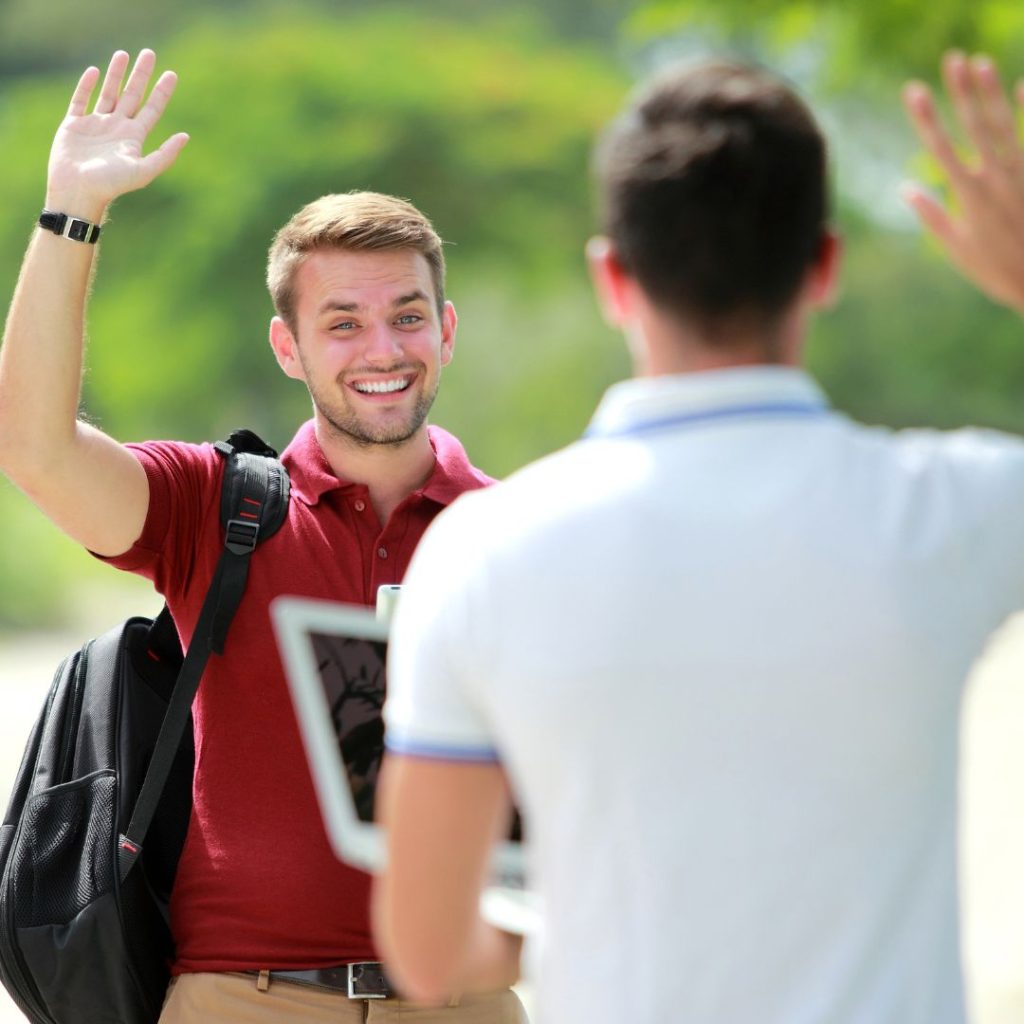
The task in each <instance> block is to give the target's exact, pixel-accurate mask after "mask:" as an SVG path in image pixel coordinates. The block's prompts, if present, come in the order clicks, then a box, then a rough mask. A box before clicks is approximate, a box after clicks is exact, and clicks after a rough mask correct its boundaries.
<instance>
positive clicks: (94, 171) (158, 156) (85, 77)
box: [48, 50, 188, 205]
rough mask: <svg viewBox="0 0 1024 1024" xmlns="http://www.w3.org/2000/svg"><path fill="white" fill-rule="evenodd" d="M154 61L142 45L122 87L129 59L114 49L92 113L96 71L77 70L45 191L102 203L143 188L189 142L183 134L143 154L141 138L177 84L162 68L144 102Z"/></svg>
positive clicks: (80, 200) (159, 113)
mask: <svg viewBox="0 0 1024 1024" xmlns="http://www.w3.org/2000/svg"><path fill="white" fill-rule="evenodd" d="M155 60H156V58H155V56H154V54H153V51H152V50H143V51H142V52H141V53H140V54H139V57H138V60H137V61H136V62H135V67H134V68H133V69H132V72H131V74H130V75H129V77H128V81H127V83H125V85H124V88H123V89H122V87H121V84H122V81H123V79H124V74H125V71H126V70H127V68H128V61H129V58H128V54H127V53H124V52H123V51H118V52H117V53H115V54H114V56H113V57H112V58H111V60H110V65H109V66H108V68H107V73H106V76H105V77H104V80H103V85H102V87H101V89H100V92H99V96H98V97H97V99H96V103H95V105H94V107H93V110H92V112H91V113H88V112H87V111H88V107H89V101H90V99H91V98H92V94H93V91H94V90H95V88H96V84H97V82H98V81H99V75H100V72H99V70H98V69H97V68H89V69H87V70H86V71H85V72H84V73H83V74H82V77H81V78H80V79H79V82H78V85H77V87H76V88H75V91H74V94H73V95H72V97H71V103H70V106H69V107H68V113H67V116H66V117H65V118H64V120H63V122H62V123H61V125H60V128H58V130H57V134H56V136H55V138H54V141H53V147H52V149H51V151H50V165H49V179H48V193H49V195H50V196H61V197H63V196H68V197H74V199H77V200H78V201H79V202H80V203H82V202H92V203H95V204H101V205H105V204H106V203H109V202H110V201H111V200H113V199H115V198H116V197H117V196H119V195H123V194H124V193H125V192H131V191H134V190H135V189H140V188H143V187H145V186H146V185H148V184H149V183H150V182H151V181H152V180H153V179H154V178H156V177H157V176H158V175H159V174H161V173H163V171H165V170H166V169H167V168H168V167H170V165H171V164H172V163H173V162H174V160H175V159H176V157H177V155H178V153H179V152H181V149H182V147H183V146H184V145H185V143H186V142H187V141H188V136H187V135H185V134H184V133H179V134H177V135H172V136H171V137H170V138H169V139H167V140H166V141H165V142H164V143H163V145H161V146H160V147H159V148H158V149H156V150H154V151H153V152H152V153H149V154H148V155H143V147H144V145H145V142H146V138H147V137H148V135H149V133H150V132H151V131H152V130H153V128H154V127H155V126H156V123H157V122H158V121H159V120H160V117H161V115H162V114H163V112H164V110H165V108H166V107H167V103H168V101H169V100H170V98H171V95H172V93H173V92H174V87H175V85H176V84H177V76H176V75H175V74H174V73H173V72H171V71H166V72H164V73H163V74H162V75H161V76H160V78H159V79H158V80H157V82H156V84H155V85H154V86H153V90H152V92H151V93H150V95H149V97H148V99H145V102H143V99H144V97H145V95H146V89H147V87H148V85H149V81H150V78H151V77H152V75H153V66H154V63H155Z"/></svg>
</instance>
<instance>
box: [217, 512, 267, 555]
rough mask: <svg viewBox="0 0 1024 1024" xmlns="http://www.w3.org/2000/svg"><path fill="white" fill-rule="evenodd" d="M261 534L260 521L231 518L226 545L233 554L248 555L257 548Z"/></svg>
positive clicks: (227, 529) (228, 524)
mask: <svg viewBox="0 0 1024 1024" xmlns="http://www.w3.org/2000/svg"><path fill="white" fill-rule="evenodd" d="M259 535H260V524H259V523H253V522H248V521H246V520H245V519H229V520H228V521H227V525H226V536H225V538H224V546H225V547H226V548H227V549H228V551H230V552H231V553H232V554H233V555H248V554H251V553H252V551H253V550H254V549H255V547H256V543H257V540H258V539H259Z"/></svg>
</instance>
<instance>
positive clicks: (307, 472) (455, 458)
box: [281, 420, 493, 505]
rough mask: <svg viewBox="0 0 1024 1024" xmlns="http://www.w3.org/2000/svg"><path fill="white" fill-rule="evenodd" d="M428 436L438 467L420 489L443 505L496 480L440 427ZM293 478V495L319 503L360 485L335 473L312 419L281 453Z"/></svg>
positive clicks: (304, 501)
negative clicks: (330, 493)
mask: <svg viewBox="0 0 1024 1024" xmlns="http://www.w3.org/2000/svg"><path fill="white" fill-rule="evenodd" d="M427 436H428V438H429V439H430V446H431V447H432V448H433V449H434V457H435V461H434V470H433V472H432V473H431V474H430V477H429V479H428V480H427V482H426V483H425V484H424V485H423V487H421V488H420V490H419V491H418V492H417V493H418V494H419V495H421V496H422V497H425V498H429V499H431V500H432V501H436V502H437V503H438V504H439V505H448V504H450V503H451V502H452V501H454V500H455V498H457V497H458V496H459V495H460V494H462V492H463V491H468V490H475V489H476V488H478V487H484V486H485V485H487V484H489V483H492V482H493V481H492V480H491V478H490V477H489V476H487V475H486V474H484V473H481V472H480V470H478V469H476V468H475V467H474V466H473V465H472V464H471V463H470V461H469V458H468V456H467V455H466V451H465V449H464V448H463V447H462V445H461V444H460V443H459V441H458V440H457V439H456V438H455V437H453V436H452V435H451V434H449V433H448V431H446V430H442V429H441V428H440V427H434V426H431V427H428V428H427ZM281 461H282V462H283V463H284V465H285V468H286V469H287V470H288V475H289V476H290V477H291V491H292V494H293V495H294V496H295V497H297V498H298V499H299V500H300V501H302V502H303V503H305V504H306V505H315V504H317V502H318V501H319V500H320V499H321V498H322V497H323V496H324V495H325V494H326V493H327V492H328V491H335V490H340V489H341V488H343V487H355V486H359V485H357V484H354V483H353V482H352V481H351V480H345V479H343V478H342V477H338V476H335V475H334V471H333V470H332V469H331V466H330V463H328V461H327V457H326V456H325V455H324V453H323V449H322V448H321V447H320V442H319V441H318V440H317V436H316V428H315V426H314V423H313V421H312V420H308V421H307V422H306V423H303V425H302V426H301V427H300V428H299V430H298V433H296V435H295V437H294V438H293V439H292V441H291V443H290V444H289V445H288V447H287V448H285V450H284V452H283V453H282V455H281Z"/></svg>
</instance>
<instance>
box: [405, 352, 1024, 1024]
mask: <svg viewBox="0 0 1024 1024" xmlns="http://www.w3.org/2000/svg"><path fill="white" fill-rule="evenodd" d="M1021 607H1024V444H1022V443H1021V441H1019V440H1018V439H1016V438H1010V437H1006V436H1003V435H999V434H995V433H991V432H983V431H975V430H964V431H958V432H955V433H948V434H942V433H937V432H927V431H912V432H902V433H892V432H890V431H887V430H882V429H869V428H865V427H863V426H860V425H858V424H856V423H853V422H851V421H850V420H848V419H847V418H845V417H844V416H841V415H838V414H836V413H835V412H833V411H831V410H829V409H828V407H827V405H826V403H825V400H824V399H823V397H822V395H821V393H820V391H819V390H818V388H817V387H816V386H815V384H814V383H813V382H812V381H811V379H810V378H809V377H808V376H806V375H805V374H804V373H803V372H801V371H798V370H793V369H787V368H780V367H760V368H747V369H734V370H726V371H715V372H710V373H704V374H691V375H681V376H678V377H662V378H655V379H643V380H634V381H629V382H625V383H622V384H618V385H616V386H615V387H613V388H612V389H611V390H610V391H609V393H608V394H607V396H606V397H605V399H604V401H603V403H602V405H601V407H600V408H599V410H598V412H597V414H596V417H595V419H594V422H593V425H592V429H591V433H590V435H589V436H588V437H587V438H586V439H584V440H582V441H580V442H578V443H577V444H574V445H572V446H571V447H569V448H567V449H565V450H564V451H561V452H559V453H557V454H555V455H553V456H550V457H549V458H546V459H544V460H542V461H541V462H539V463H536V464H534V465H533V466H530V467H528V468H526V469H524V470H522V471H521V472H519V473H518V474H516V475H515V476H514V477H512V478H511V479H510V480H508V481H507V482H505V483H503V484H500V485H498V486H497V487H494V488H491V489H488V490H486V491H481V492H477V493H474V494H472V495H468V496H466V497H464V498H460V499H459V501H458V502H456V503H455V505H454V506H453V507H452V508H451V509H450V510H449V511H446V512H445V513H443V514H442V515H441V516H440V517H439V518H438V520H437V521H436V523H435V525H434V526H432V527H431V528H430V530H429V531H428V533H427V535H426V537H425V539H424V540H423V542H422V544H421V546H420V547H419V549H418V550H417V553H416V555H415V556H414V559H413V563H412V566H411V569H410V571H409V574H408V576H407V578H406V586H405V588H404V590H403V597H402V601H401V603H400V607H399V610H398V615H397V619H396V622H395V627H394V642H393V645H392V661H391V665H390V674H389V689H390V696H389V699H388V703H387V708H386V718H387V726H388V744H389V746H390V747H391V748H392V749H393V750H396V751H400V752H407V753H418V754H420V755H424V756H436V757H441V758H498V759H500V761H501V763H502V764H503V766H504V767H505V769H506V771H507V772H508V774H509V777H510V778H511V780H512V783H513V785H514V788H515V791H516V794H517V799H518V800H519V802H520V805H521V807H522V809H523V812H524V815H525V821H526V828H527V831H528V836H529V839H530V842H531V847H532V858H533V869H534V872H535V875H534V877H535V883H536V887H537V888H538V889H539V891H540V893H541V895H542V897H543V900H544V903H545V907H546V914H547V920H546V929H545V939H544V944H543V950H542V951H541V955H540V957H539V976H538V977H537V978H536V979H535V981H536V984H537V987H538V1002H539V1005H540V1007H541V1011H542V1014H543V1020H545V1021H548V1022H550V1024H599V1022H603V1021H608V1022H615V1024H618V1022H620V1021H632V1022H637V1024H663V1022H674V1021H679V1022H687V1024H703V1022H709V1024H710V1022H714V1024H747V1022H756V1024H804V1022H806V1024H811V1022H814V1024H822V1022H828V1024H854V1022H856V1024H888V1022H892V1024H896V1022H899V1024H915V1022H921V1024H925V1022H927V1024H947V1022H948V1024H954V1022H955V1024H960V1022H962V1021H963V1020H964V1009H963V994H962V983H961V970H960V962H959V952H958V922H957V885H956V882H957V879H956V848H955V839H956V778H957V731H958V716H959V709H960V699H961V691H962V687H963V682H964V678H965V676H966V674H967V671H968V668H969V666H970V665H971V663H972V661H973V660H974V659H975V657H976V655H977V654H978V653H979V651H980V650H981V648H982V645H983V644H984V642H985V639H986V637H987V636H988V635H989V634H990V632H991V631H992V630H993V629H994V628H995V627H997V626H998V625H999V624H1000V623H1001V622H1002V621H1003V620H1004V619H1005V618H1006V616H1007V615H1008V614H1009V613H1010V612H1011V611H1013V610H1015V609H1018V608H1021Z"/></svg>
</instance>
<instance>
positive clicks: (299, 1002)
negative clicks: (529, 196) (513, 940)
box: [0, 50, 522, 1024]
mask: <svg viewBox="0 0 1024 1024" xmlns="http://www.w3.org/2000/svg"><path fill="white" fill-rule="evenodd" d="M128 64H129V58H128V55H127V54H126V53H123V52H118V53H116V54H115V55H114V57H113V58H112V60H111V62H110V65H109V67H108V69H107V72H106V75H105V77H104V78H103V81H102V84H100V72H99V71H98V69H96V68H89V69H88V70H87V71H86V72H85V73H84V74H83V75H82V78H81V80H80V82H79V84H78V87H77V88H76V90H75V92H74V95H73V96H72V99H71V105H70V107H69V109H68V113H67V116H66V117H65V119H64V121H63V123H62V124H61V126H60V128H59V129H58V131H57V134H56V137H55V140H54V144H53V149H52V152H51V156H50V165H49V175H48V187H47V196H46V211H45V212H44V215H43V217H42V218H41V221H40V230H39V231H37V232H36V235H35V237H34V238H33V239H32V242H31V244H30V246H29V250H28V254H27V256H26V258H25V263H24V266H23V269H22V273H21V277H20V280H19V282H18V287H17V290H16V293H15V296H14V300H13V303H12V306H11V310H10V315H9V319H8V322H7V330H6V334H5V337H4V343H3V348H2V349H0V468H2V469H3V471H4V472H5V473H6V474H7V475H8V476H9V477H10V478H11V479H12V480H13V481H14V482H15V483H16V484H17V485H18V486H19V487H21V488H22V490H24V491H25V492H26V493H27V494H28V495H29V496H30V497H31V498H32V499H33V500H34V501H35V502H36V503H37V504H38V505H39V507H40V508H41V509H42V510H43V512H44V513H45V514H46V515H47V516H49V517H50V518H51V519H52V520H53V521H54V522H55V523H56V524H57V525H58V526H59V527H61V528H62V529H63V530H65V531H66V532H67V533H68V534H69V535H70V536H72V537H73V538H75V539H76V540H77V541H79V542H81V543H82V544H84V545H85V546H86V547H87V548H88V549H89V550H90V551H92V552H94V553H96V554H97V555H99V556H101V557H103V558H106V559H107V560H109V561H110V562H111V563H112V564H114V565H116V566H118V567H119V568H122V569H126V570H129V571H132V572H137V573H140V574H142V575H144V576H147V577H148V578H150V579H152V580H153V582H154V584H155V585H156V587H157V589H158V590H159V591H160V592H161V593H162V594H164V595H165V597H166V599H167V601H168V603H169V605H170V607H171V610H172V612H173V614H174V619H175V622H176V623H177V627H178V630H179V633H180V634H181V638H182V641H183V643H184V644H186V645H187V644H188V642H189V639H190V637H191V635H192V632H193V630H194V628H195V624H196V619H197V617H198V613H199V606H200V604H201V601H202V598H203V596H204V595H205V592H206V588H207V585H208V582H209V579H210V577H211V575H212V571H213V567H214V565H215V563H216V561H217V558H218V556H219V552H220V548H221V544H222V540H221V537H220V526H219V522H218V515H217V507H218V502H219V493H220V474H221V465H222V460H221V459H220V458H219V457H218V456H217V454H216V453H215V452H214V450H213V449H212V447H211V446H209V445H188V444H183V443H177V442H150V443H146V444H141V445H121V444H119V443H118V442H116V441H114V440H113V439H112V438H110V437H108V436H107V435H105V434H103V433H102V432H100V431H99V430H97V429H96V428H95V427H92V426H90V425H88V424H86V423H83V422H81V421H80V420H77V418H76V417H77V409H78V401H79V392H80V377H81V367H82V350H83V323H84V316H85V305H86V297H87V292H88V287H89V282H90V275H91V273H92V268H93V259H94V254H95V245H94V243H95V241H96V239H97V237H98V234H99V225H100V223H101V222H102V221H103V218H104V214H105V211H106V209H107V207H108V205H109V204H110V203H111V202H112V201H113V200H114V199H116V198H117V196H119V195H122V194H124V193H125V192H129V191H132V190H135V189H139V188H142V187H144V186H145V185H147V184H148V183H149V182H150V181H152V180H153V179H154V178H155V177H157V176H158V175H159V174H160V173H162V172H163V171H165V170H166V169H167V168H168V167H170V166H171V164H172V163H173V162H174V160H175V159H176V157H177V155H178V153H179V152H180V151H181V149H182V147H183V146H184V145H185V143H186V142H187V136H185V135H183V134H179V135H174V136H172V137H171V138H169V139H168V140H167V141H166V142H164V143H163V145H162V146H160V147H159V148H158V149H157V150H155V151H154V152H152V153H150V154H149V155H147V156H143V154H142V147H143V144H144V142H145V139H146V137H147V136H148V134H149V132H150V131H151V130H152V129H153V127H154V126H155V124H156V123H157V121H158V120H159V118H160V115H161V114H162V112H163V110H164V108H165V106H166V104H167V102H168V100H169V99H170V96H171V94H172V92H173V89H174V85H175V76H174V75H173V74H172V73H170V72H167V73H164V74H163V75H162V76H161V77H160V78H159V80H158V81H157V82H156V85H155V86H154V87H153V89H152V92H151V94H150V95H149V97H148V99H146V98H145V96H146V90H147V87H148V84H149V81H150V78H151V77H152V73H153V68H154V56H153V53H152V52H151V51H146V50H144V51H143V52H142V53H141V54H140V55H139V58H138V60H137V61H136V63H135V66H134V68H133V69H132V70H131V72H130V74H128V77H127V81H125V75H126V73H127V72H128ZM97 85H99V93H98V97H97V98H96V101H95V103H94V104H93V106H92V112H91V113H90V112H89V106H90V101H91V98H92V95H93V93H94V92H95V91H96V87H97ZM267 278H268V284H269V287H270V291H271V295H272V297H273V300H274V304H275V308H276V310H277V313H278V315H277V316H275V317H274V318H273V320H272V322H271V325H270V343H271V346H272V348H273V350H274V354H275V356H276V357H277V361H278V363H279V364H280V366H281V368H282V370H283V371H284V372H285V373H286V374H287V375H288V376H290V377H294V378H297V379H299V380H302V381H303V382H304V383H305V384H306V386H307V388H308V389H309V393H310V396H311V398H312V401H313V407H314V416H313V419H312V420H311V421H310V422H308V423H306V424H305V425H304V426H302V427H301V428H300V429H299V431H298V433H297V435H296V436H295V438H294V440H293V441H292V443H291V444H290V445H289V446H288V448H287V450H286V451H285V452H284V455H283V461H284V463H285V465H286V466H287V468H288V471H289V473H290V475H291V480H292V492H291V493H292V500H291V502H290V506H289V513H288V519H287V522H286V523H285V525H284V526H283V527H282V528H281V530H280V531H279V532H278V533H276V534H275V535H274V536H273V537H272V538H270V539H269V540H268V541H267V542H266V543H265V544H264V545H262V546H261V547H260V549H259V552H258V555H257V557H255V558H254V559H253V561H252V566H251V571H250V575H249V582H248V589H247V592H246V597H245V599H244V601H243V602H242V605H241V607H240V609H239V612H238V614H237V617H236V618H235V620H234V623H233V625H232V628H231V633H230V635H229V638H228V642H227V646H226V649H225V652H224V655H223V657H220V658H214V659H212V660H211V662H210V666H209V668H208V669H207V674H206V677H205V678H204V680H203V684H202V685H201V687H200V689H199V695H198V697H197V700H196V704H195V733H196V737H195V738H196V777H195V803H194V809H193V814H192V820H191V824H190V827H189V833H188V838H187V840H186V843H185V848H184V850H183V853H182V857H181V862H180V865H179V869H178V875H177V880H176V884H175V888H174V896H173V901H172V928H173V932H174V936H175V941H176V947H177V954H176V962H175V964H174V971H173V973H174V980H173V981H172V985H171V988H170V990H169V996H168V999H167V1002H166V1004H165V1007H164V1011H163V1014H162V1016H161V1021H168V1022H176V1021H186V1020H187V1021H194V1020H203V1021H218V1020H224V1021H227V1020H237V1019H243V1018H244V1019H245V1020H250V1021H264V1020H265V1021H274V1020H282V1019H288V1020H321V1019H323V1020H327V1019H330V1020H331V1021H348V1020H352V1021H360V1022H362V1021H363V1020H364V1019H365V1020H371V1021H373V1020H381V1021H383V1020H387V1019H391V1016H393V1015H394V1014H395V1013H398V1012H401V1013H404V1014H413V1013H415V1014H416V1015H417V1016H416V1019H418V1020H424V1021H434V1020H437V1021H449V1020H451V1021H454V1022H460V1024H461V1022H480V1024H484V1022H506V1021H508V1022H511V1021H519V1020H520V1019H521V1014H522V1009H521V1007H520V1006H519V1004H518V1001H517V1000H516V997H515V995H514V994H513V993H512V992H511V991H510V990H509V988H508V986H509V984H510V983H511V982H512V981H513V980H514V978H512V977H508V976H500V977H499V976H495V977H493V978H488V979H486V981H485V983H484V984H483V985H482V986H481V989H482V991H481V992H479V993H453V998H452V1000H451V1005H450V1006H448V1007H445V1008H442V1009H439V1010H421V1009H414V1008H412V1007H410V1006H408V1005H407V1004H404V1003H403V1002H402V1001H401V1000H400V999H398V997H397V996H394V995H390V996H387V997H386V998H384V999H382V1000H380V1001H379V1002H377V1001H367V1000H349V998H348V996H347V991H345V990H344V989H342V990H339V989H338V988H332V985H334V984H336V982H337V981H338V980H340V982H341V985H342V986H345V981H346V978H345V975H346V971H345V970H344V969H342V970H340V971H339V970H335V971H330V972H328V971H325V970H323V969H324V968H337V967H339V966H342V965H347V964H352V963H356V962H363V961H374V960H375V959H376V953H375V951H374V948H373V945H372V942H371V939H370V928H369V921H368V901H369V878H368V876H367V875H365V874H363V873H362V872H360V871H357V870H355V869H352V868H349V867H347V866H345V865H343V864H340V863H339V862H338V861H337V860H336V859H335V858H334V856H333V855H332V853H331V851H330V849H329V847H328V844H327V840H326V838H325V835H324V831H323V828H322V825H321V822H320V818H319V814H318V811H317V806H316V801H315V797H314V794H313V790H312V786H311V783H310V780H309V776H308V773H307V768H306V763H305V758H304V756H303V751H302V747H301V743H300V739H299V736H298V732H297V728H296V725H295V723H294V719H293V716H292V711H291V706H290V704H289V702H288V698H287V694H286V689H285V685H284V682H283V672H282V668H281V665H280V662H279V660H278V655H277V652H276V649H275V647H274V644H273V641H272V631H271V627H270V621H269V617H268V611H267V608H268V604H269V602H270V601H271V599H272V598H273V597H275V596H276V595H277V594H280V593H292V594H301V595H306V596H310V597H323V598H331V599H334V600H341V601H347V602H356V603H362V604H372V603H373V601H374V595H375V593H376V589H377V587H378V586H379V585H380V584H382V583H394V582H397V581H399V580H401V578H402V576H403V574H404V572H405V568H406V566H407V564H408V562H409V559H410V557H411V555H412V551H413V549H414V547H415V546H416V543H417V541H418V540H419V538H420V536H421V535H422V533H423V531H424V530H425V529H426V527H427V525H428V524H429V523H430V521H431V520H432V519H433V518H434V517H435V516H436V515H437V513H438V512H439V511H440V510H441V509H442V508H444V507H445V506H446V505H448V504H449V503H450V502H451V501H452V500H453V499H454V498H455V497H457V496H458V495H459V494H460V493H462V492H463V491H467V490H471V489H474V488H478V487H482V486H484V485H486V484H487V483H489V482H490V480H489V478H488V477H487V476H485V475H484V474H483V473H481V472H480V471H479V470H477V469H475V468H474V467H473V466H471V465H470V463H469V462H468V460H467V458H466V454H465V452H464V451H463V449H462V446H461V445H460V444H459V442H458V441H457V440H456V439H455V438H454V437H452V436H451V435H449V434H447V433H445V432H444V431H443V430H439V429H438V428H436V427H429V428H428V427H427V425H426V416H427V413H428V411H429V409H430V406H431V403H432V401H433V399H434V396H435V394H436V392H437V387H438V381H439V378H440V374H441V368H442V367H443V366H445V365H446V364H447V363H448V361H449V360H450V358H451V353H452V346H453V343H454V340H455V326H456V317H455V310H454V308H453V307H452V305H451V303H447V302H445V300H444V293H443V285H444V262H443V257H442V254H441V243H440V239H439V238H438V237H437V235H436V234H435V233H434V230H433V228H432V227H431V225H430V223H429V221H427V219H426V218H425V217H424V216H423V215H422V214H420V213H419V212H418V211H417V210H416V209H415V208H414V207H412V206H410V205H409V204H408V203H406V202H404V201H402V200H398V199H394V198H391V197H389V196H382V195H377V194H375V193H351V194H347V195H338V196H325V197H323V198H322V199H319V200H317V201H316V202H314V203H311V204H309V205H308V206H307V207H305V208H304V209H302V210H301V211H299V213H297V214H296V215H295V216H294V217H293V218H292V220H291V221H289V223H288V224H286V225H285V226H284V227H283V228H282V229H281V231H280V232H279V233H278V235H277V237H276V238H275V240H274V243H273V245H272V247H271V251H270V259H269V264H268V273H267Z"/></svg>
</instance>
